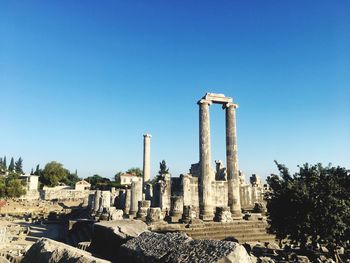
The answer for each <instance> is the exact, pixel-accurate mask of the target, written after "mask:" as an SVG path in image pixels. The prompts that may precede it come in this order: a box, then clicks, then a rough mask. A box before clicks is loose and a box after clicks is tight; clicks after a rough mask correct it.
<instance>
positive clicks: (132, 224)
mask: <svg viewBox="0 0 350 263" xmlns="http://www.w3.org/2000/svg"><path fill="white" fill-rule="evenodd" d="M144 231H147V225H146V224H145V223H144V222H142V221H139V220H126V219H124V220H117V221H105V222H99V223H95V224H94V228H93V234H92V241H91V245H90V247H89V249H88V251H89V252H91V253H93V254H96V255H101V256H103V258H107V259H109V260H112V261H115V260H116V257H117V253H118V249H119V247H120V246H121V245H122V244H124V243H126V242H127V241H128V240H130V239H132V238H134V237H137V236H139V235H140V234H141V233H142V232H144Z"/></svg>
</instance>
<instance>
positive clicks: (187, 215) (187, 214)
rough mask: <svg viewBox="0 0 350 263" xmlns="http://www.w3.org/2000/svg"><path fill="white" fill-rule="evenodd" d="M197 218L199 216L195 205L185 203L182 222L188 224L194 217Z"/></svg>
mask: <svg viewBox="0 0 350 263" xmlns="http://www.w3.org/2000/svg"><path fill="white" fill-rule="evenodd" d="M196 218H197V213H196V211H195V209H193V207H192V206H190V205H184V207H183V213H182V218H181V222H183V223H185V224H188V223H190V222H191V221H192V220H193V219H196Z"/></svg>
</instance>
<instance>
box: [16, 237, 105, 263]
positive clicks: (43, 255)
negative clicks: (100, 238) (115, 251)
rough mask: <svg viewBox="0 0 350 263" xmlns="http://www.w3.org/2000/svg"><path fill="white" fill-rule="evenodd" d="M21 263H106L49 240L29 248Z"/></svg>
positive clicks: (78, 250)
mask: <svg viewBox="0 0 350 263" xmlns="http://www.w3.org/2000/svg"><path fill="white" fill-rule="evenodd" d="M21 262H22V263H33V262H35V263H47V262H50V263H64V262H69V263H75V262H77V263H90V262H95V263H107V262H110V261H107V260H103V259H99V258H96V257H93V256H92V255H91V254H90V253H88V252H86V251H83V250H80V249H77V248H75V247H71V246H68V245H66V244H64V243H60V242H57V241H54V240H51V239H47V238H43V239H41V240H39V241H37V242H36V243H35V244H34V245H32V246H31V247H30V249H29V250H28V252H27V253H26V254H25V256H24V258H23V260H22V261H21Z"/></svg>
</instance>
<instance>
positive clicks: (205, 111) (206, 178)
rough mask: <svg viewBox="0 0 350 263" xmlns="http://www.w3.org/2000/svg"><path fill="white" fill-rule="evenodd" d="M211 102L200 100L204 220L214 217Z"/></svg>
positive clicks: (202, 210)
mask: <svg viewBox="0 0 350 263" xmlns="http://www.w3.org/2000/svg"><path fill="white" fill-rule="evenodd" d="M210 104H211V101H209V100H204V99H203V100H200V101H199V102H198V105H199V158H200V159H199V162H200V171H201V172H200V178H199V182H198V187H199V189H198V190H199V207H200V213H199V217H200V219H202V220H212V219H213V217H214V214H213V207H212V201H211V194H212V193H211V183H212V178H211V172H212V171H211V148H210V118H209V105H210Z"/></svg>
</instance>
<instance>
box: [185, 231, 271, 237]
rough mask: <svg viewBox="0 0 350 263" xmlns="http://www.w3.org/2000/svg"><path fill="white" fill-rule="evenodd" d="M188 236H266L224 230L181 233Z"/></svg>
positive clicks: (251, 232)
mask: <svg viewBox="0 0 350 263" xmlns="http://www.w3.org/2000/svg"><path fill="white" fill-rule="evenodd" d="M183 232H185V233H187V234H188V235H234V236H238V235H246V234H250V235H268V233H267V232H266V231H249V232H247V231H226V230H215V231H211V230H208V231H183Z"/></svg>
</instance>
